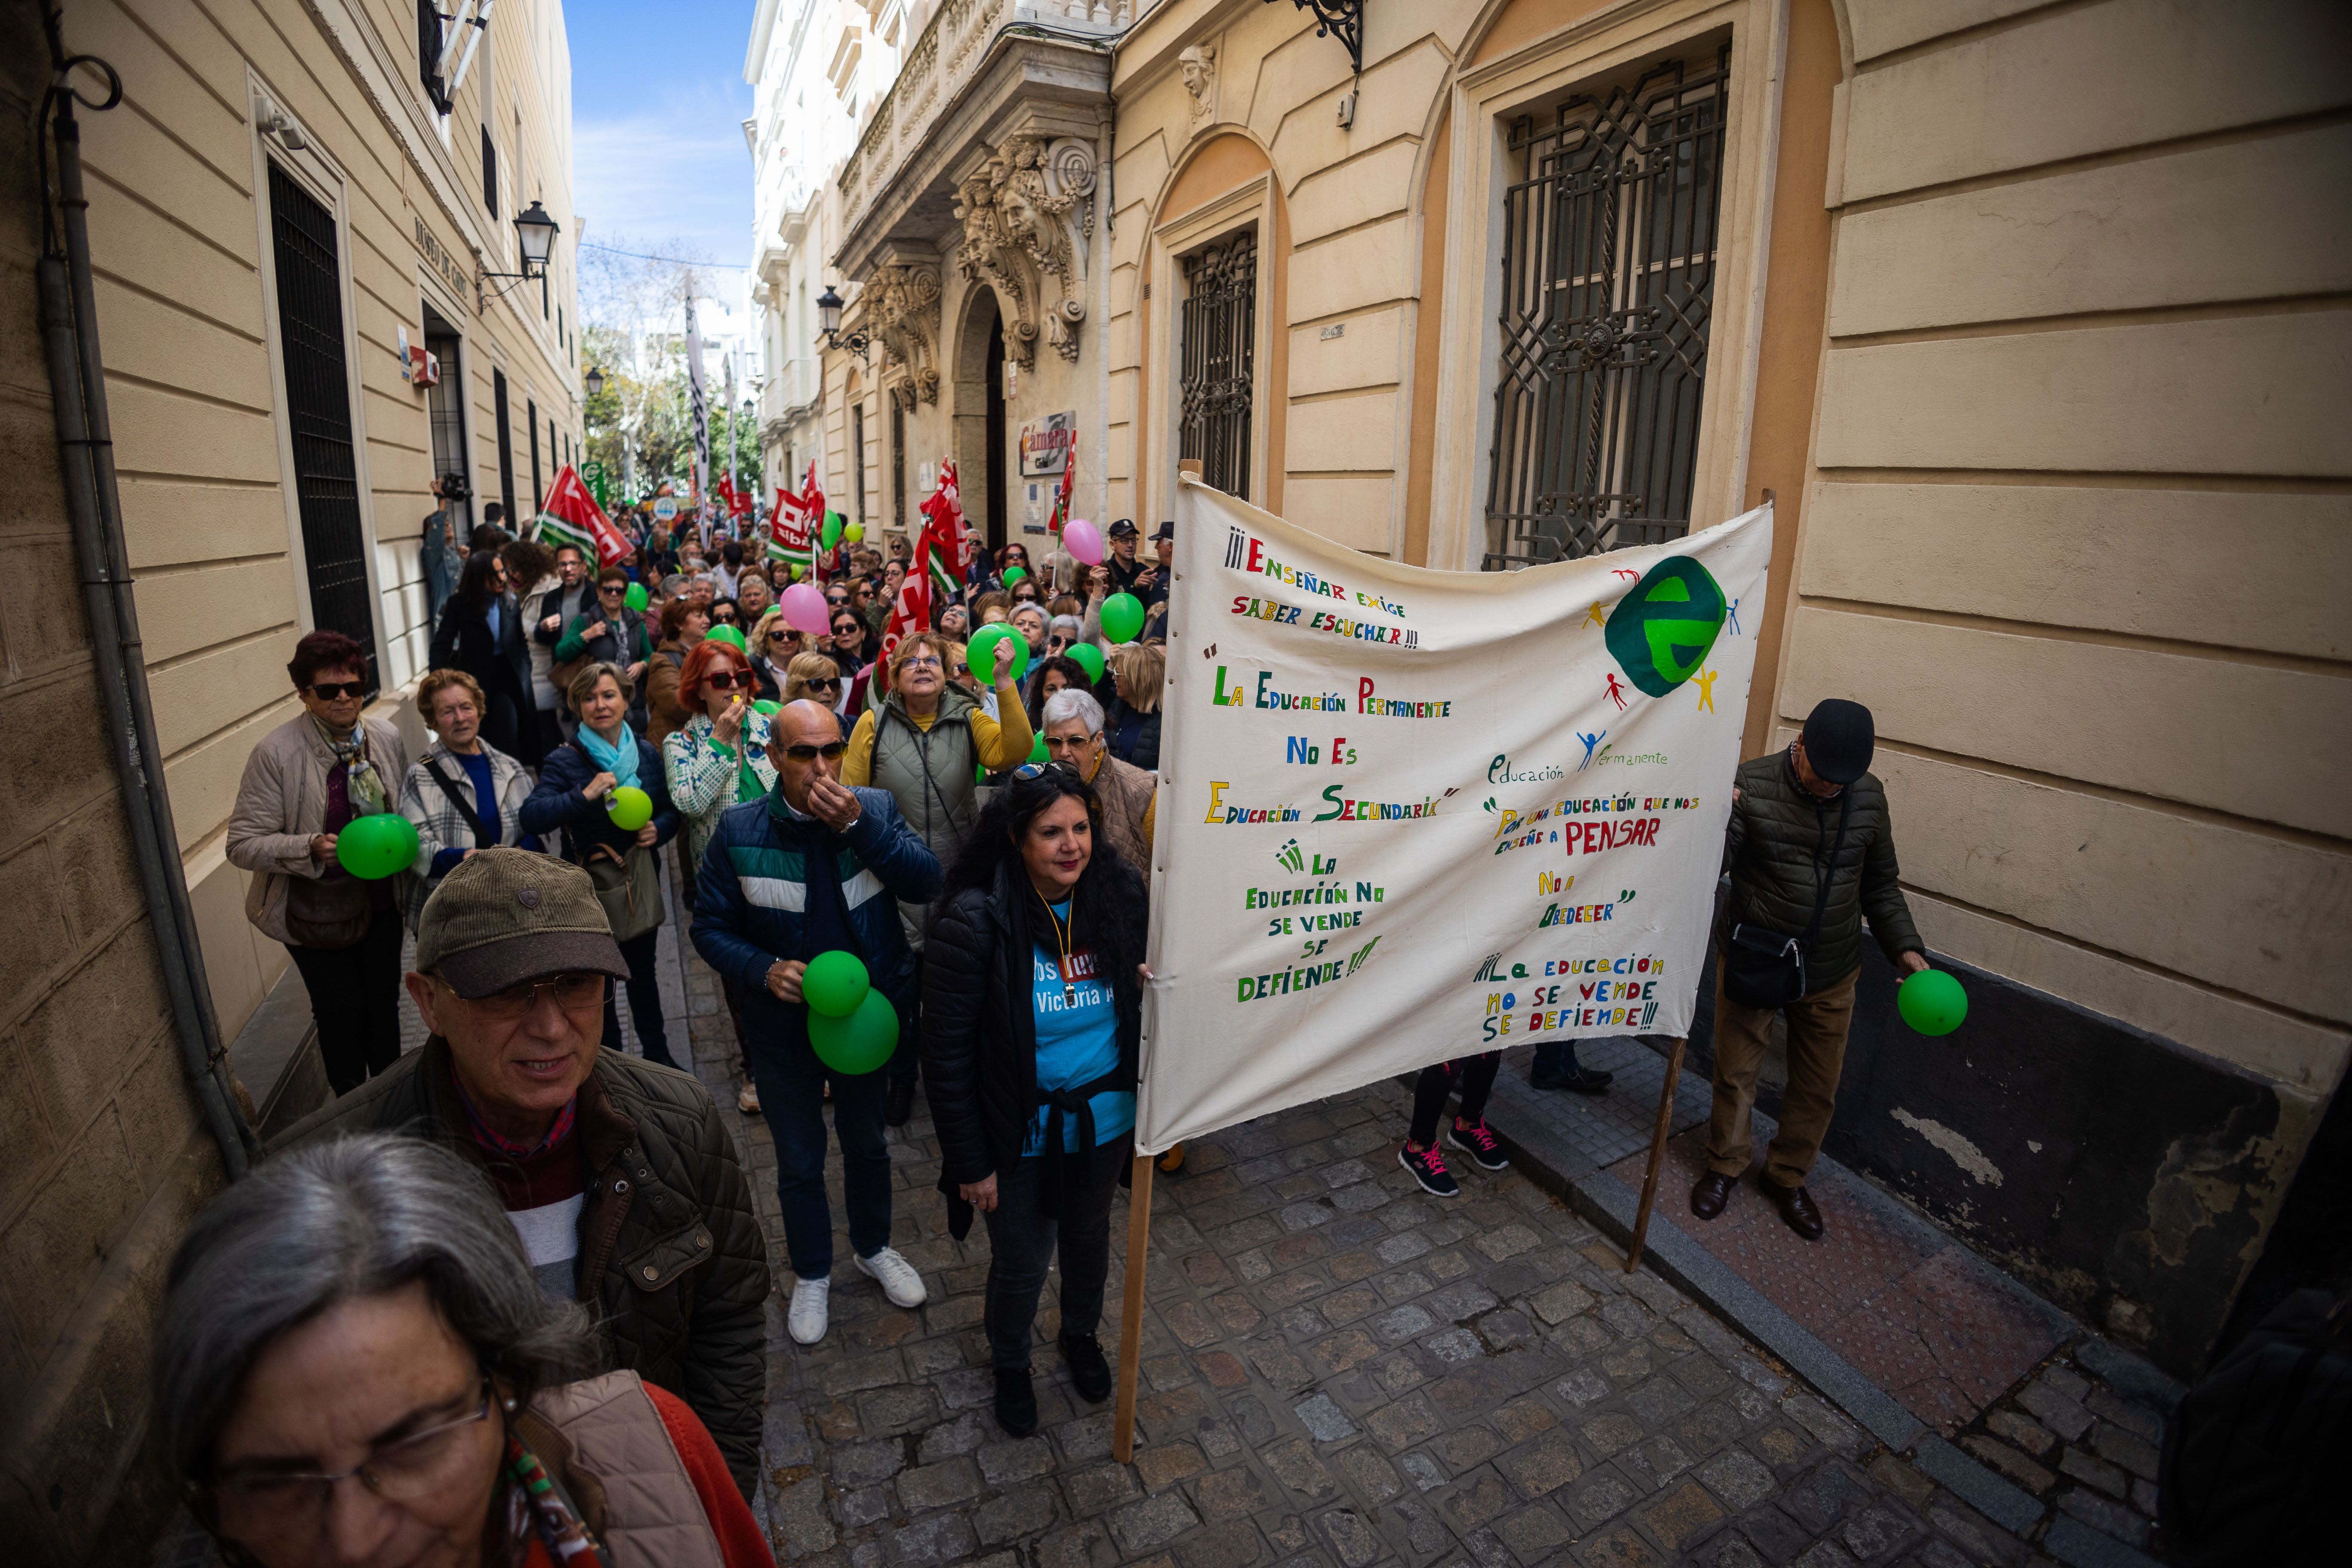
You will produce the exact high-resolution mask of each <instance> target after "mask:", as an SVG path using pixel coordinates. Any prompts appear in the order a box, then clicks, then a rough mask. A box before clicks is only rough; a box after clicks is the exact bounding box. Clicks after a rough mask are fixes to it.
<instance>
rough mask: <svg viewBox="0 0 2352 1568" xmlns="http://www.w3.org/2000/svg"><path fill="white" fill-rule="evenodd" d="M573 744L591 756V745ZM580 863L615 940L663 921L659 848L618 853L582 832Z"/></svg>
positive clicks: (640, 933)
mask: <svg viewBox="0 0 2352 1568" xmlns="http://www.w3.org/2000/svg"><path fill="white" fill-rule="evenodd" d="M572 749H573V750H574V751H576V752H579V753H580V754H581V755H582V756H583V757H587V756H588V749H587V748H586V747H585V746H583V745H581V744H580V742H577V741H574V742H572ZM595 761H596V760H595V759H594V758H593V757H589V758H588V762H589V765H590V766H591V767H593V766H594V765H595ZM580 846H581V852H582V853H581V858H580V864H581V866H582V867H583V868H584V869H585V870H586V871H587V873H588V880H589V881H590V882H592V883H593V884H594V885H595V889H596V901H597V902H598V903H600V904H602V905H604V919H605V921H606V922H607V923H608V924H610V925H611V926H612V928H613V940H614V942H627V941H629V940H630V939H632V938H634V937H640V936H643V935H645V934H646V932H647V931H651V930H653V929H654V928H655V927H656V926H657V925H659V924H661V923H662V890H661V857H660V854H659V852H658V851H656V850H652V849H646V848H643V847H639V846H637V845H635V844H632V845H630V846H629V847H628V850H627V852H626V853H625V854H616V853H614V850H613V849H612V847H610V846H609V845H604V844H592V843H590V842H588V836H587V835H586V834H584V833H583V834H582V835H580Z"/></svg>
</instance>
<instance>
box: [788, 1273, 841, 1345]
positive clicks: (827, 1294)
mask: <svg viewBox="0 0 2352 1568" xmlns="http://www.w3.org/2000/svg"><path fill="white" fill-rule="evenodd" d="M832 1303H833V1281H832V1280H830V1279H794V1280H793V1305H792V1310H791V1311H789V1312H788V1313H786V1314H785V1317H784V1326H785V1327H786V1328H787V1329H789V1330H790V1331H792V1336H793V1341H794V1342H796V1343H799V1344H804V1345H813V1344H814V1343H816V1342H817V1341H819V1340H821V1339H823V1338H824V1328H825V1324H826V1323H827V1322H828V1321H831V1319H832Z"/></svg>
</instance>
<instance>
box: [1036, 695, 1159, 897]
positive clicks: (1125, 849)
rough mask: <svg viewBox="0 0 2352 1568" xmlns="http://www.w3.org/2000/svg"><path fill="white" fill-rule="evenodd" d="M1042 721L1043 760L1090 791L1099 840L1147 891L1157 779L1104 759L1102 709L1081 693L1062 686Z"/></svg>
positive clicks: (1108, 756)
mask: <svg viewBox="0 0 2352 1568" xmlns="http://www.w3.org/2000/svg"><path fill="white" fill-rule="evenodd" d="M1044 718H1045V722H1044V725H1043V730H1044V733H1045V753H1046V755H1048V756H1049V757H1051V758H1053V760H1054V761H1055V762H1057V763H1062V764H1063V765H1064V766H1066V767H1070V768H1075V769H1076V770H1077V774H1078V776H1079V777H1080V778H1082V779H1084V780H1086V781H1087V783H1088V784H1092V785H1093V786H1094V790H1095V794H1096V795H1097V796H1098V797H1099V798H1100V799H1101V801H1102V809H1103V837H1104V838H1105V839H1107V840H1108V842H1109V844H1110V847H1112V848H1114V849H1116V850H1118V858H1120V859H1122V860H1124V861H1126V862H1127V863H1128V864H1129V865H1130V866H1132V867H1134V868H1135V869H1136V871H1137V873H1138V874H1139V875H1140V876H1141V877H1142V878H1143V883H1144V886H1145V887H1146V888H1149V887H1150V885H1151V838H1152V830H1153V828H1154V827H1155V826H1157V823H1156V820H1155V814H1156V810H1157V805H1158V797H1159V790H1160V777H1159V775H1158V774H1157V773H1146V772H1145V771H1144V770H1143V769H1141V768H1139V767H1136V766H1133V765H1132V764H1130V763H1122V762H1120V761H1119V760H1118V758H1117V757H1114V756H1112V755H1111V754H1110V746H1109V745H1108V742H1105V741H1104V739H1103V709H1102V704H1101V703H1099V702H1097V701H1096V700H1095V699H1094V694H1093V693H1092V692H1089V691H1087V689H1085V688H1084V687H1078V686H1066V687H1064V688H1062V689H1060V690H1059V691H1056V692H1055V693H1054V694H1053V695H1052V696H1051V697H1048V698H1046V699H1045V714H1044Z"/></svg>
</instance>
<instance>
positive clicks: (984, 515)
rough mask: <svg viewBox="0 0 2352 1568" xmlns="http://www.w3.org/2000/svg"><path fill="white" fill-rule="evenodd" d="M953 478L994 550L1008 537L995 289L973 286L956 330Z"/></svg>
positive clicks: (976, 533)
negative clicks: (960, 323) (958, 327)
mask: <svg viewBox="0 0 2352 1568" xmlns="http://www.w3.org/2000/svg"><path fill="white" fill-rule="evenodd" d="M954 420H955V460H956V479H957V482H958V485H959V486H960V488H961V490H962V493H963V508H964V517H965V519H966V520H967V521H968V522H969V523H970V525H971V530H972V534H973V537H974V538H975V539H977V540H980V541H982V542H984V543H985V545H986V547H987V548H988V549H989V550H990V551H991V552H993V551H995V550H997V549H999V548H1001V547H1002V546H1003V543H1004V542H1005V540H1006V539H1007V538H1009V537H1011V535H1010V533H1009V532H1008V529H1009V527H1010V522H1009V519H1010V516H1011V513H1010V511H1009V509H1008V508H1007V506H1006V496H1005V490H1006V469H1007V468H1008V466H1009V465H1008V464H1007V462H1006V459H1005V457H1004V453H1005V449H1006V448H1005V416H1004V319H1003V315H1002V314H1001V313H1000V312H999V311H998V310H997V305H996V294H995V291H994V290H993V289H989V288H988V287H986V286H985V285H982V286H981V287H979V288H976V289H973V290H972V291H971V295H970V297H969V299H968V300H967V301H966V304H965V307H964V318H963V327H962V329H961V331H959V332H958V333H957V334H956V353H955V413H954Z"/></svg>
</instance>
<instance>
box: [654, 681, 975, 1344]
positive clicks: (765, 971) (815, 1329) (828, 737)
mask: <svg viewBox="0 0 2352 1568" xmlns="http://www.w3.org/2000/svg"><path fill="white" fill-rule="evenodd" d="M845 749H846V747H845V744H844V742H843V737H842V732H841V721H840V720H839V719H837V718H836V717H835V715H834V713H833V710H831V709H829V708H826V707H824V705H822V704H820V703H816V702H810V701H806V700H803V701H799V702H792V703H787V704H786V705H785V706H784V708H783V709H782V710H781V711H780V712H778V713H777V714H776V716H775V717H774V719H773V720H772V721H770V724H769V731H768V761H769V762H770V763H773V764H774V766H775V770H776V787H775V789H774V790H772V792H770V794H769V795H768V796H767V797H766V798H765V799H764V800H756V801H748V802H746V803H745V804H743V805H738V806H731V807H730V808H729V809H728V810H727V811H726V812H724V813H722V814H721V815H720V816H719V826H717V827H716V828H715V829H714V830H713V831H712V833H711V835H710V845H709V848H708V849H707V850H705V851H704V853H703V858H702V866H701V868H700V870H699V871H698V873H697V881H696V900H695V909H694V947H695V951H696V952H699V953H700V954H702V958H703V962H704V963H708V964H709V965H710V967H711V968H713V969H715V970H717V971H719V973H720V974H722V975H724V976H726V977H727V978H728V979H730V980H732V981H734V982H735V983H736V985H737V987H738V990H739V992H740V994H741V996H742V998H743V1028H744V1033H745V1034H746V1036H747V1038H746V1040H745V1041H744V1044H745V1045H746V1046H747V1047H750V1053H751V1076H752V1079H753V1081H754V1082H755V1083H756V1084H757V1085H758V1087H759V1090H760V1109H761V1112H762V1114H764V1115H765V1116H766V1117H767V1119H768V1131H770V1132H771V1133H772V1134H773V1136H774V1139H775V1145H776V1195H777V1196H778V1197H779V1198H780V1199H782V1204H783V1212H784V1246H785V1250H786V1251H787V1252H789V1253H790V1254H791V1258H792V1265H793V1275H794V1276H795V1279H794V1283H793V1301H792V1310H791V1312H790V1314H789V1316H788V1326H789V1327H790V1329H791V1331H792V1336H793V1339H795V1340H797V1341H799V1342H801V1343H802V1344H804V1345H809V1344H814V1343H815V1342H817V1341H819V1340H821V1339H823V1338H824V1330H825V1323H826V1321H827V1317H828V1305H829V1301H828V1296H829V1291H830V1289H831V1279H832V1274H833V1210H832V1207H831V1205H828V1204H827V1203H826V1201H825V1193H824V1084H825V1080H826V1079H828V1078H831V1079H832V1081H833V1125H834V1131H835V1134H836V1135H837V1136H838V1137H839V1138H840V1140H841V1166H842V1189H843V1199H844V1202H845V1206H846V1207H847V1208H848V1210H849V1241H850V1246H851V1247H852V1248H853V1249H854V1250H855V1251H856V1254H857V1267H858V1268H859V1269H860V1271H862V1272H864V1273H866V1274H867V1275H870V1276H872V1277H873V1278H874V1279H877V1280H879V1281H880V1282H881V1285H882V1290H883V1293H884V1294H885V1295H887V1297H889V1299H890V1301H891V1303H892V1304H893V1305H894V1306H899V1307H919V1306H920V1305H922V1303H923V1300H924V1299H925V1296H926V1291H925V1289H924V1287H923V1278H922V1276H921V1275H920V1274H919V1273H917V1272H916V1270H915V1267H914V1265H913V1264H911V1263H908V1261H907V1260H906V1259H905V1258H901V1257H899V1256H898V1252H897V1251H896V1250H895V1249H894V1248H892V1247H891V1246H890V1154H889V1150H888V1148H887V1144H886V1143H885V1141H884V1133H883V1130H882V1087H883V1079H884V1077H885V1075H884V1074H883V1073H881V1072H869V1073H864V1074H860V1075H858V1076H856V1077H854V1078H851V1077H843V1076H839V1075H835V1074H833V1073H831V1072H830V1071H829V1070H828V1069H827V1068H825V1066H824V1063H822V1062H820V1061H818V1060H817V1058H816V1053H815V1052H814V1050H813V1049H811V1048H810V1046H809V1038H808V1007H807V1005H805V1004H804V1003H803V1002H802V1000H801V976H802V974H803V973H805V972H806V971H807V969H808V964H809V960H811V959H813V958H814V957H816V956H817V955H818V954H819V953H822V952H833V951H835V950H836V949H840V950H845V951H846V952H853V953H856V955H857V956H858V957H859V958H860V959H861V960H863V961H864V962H865V964H866V973H867V974H868V975H869V976H871V977H872V979H873V983H874V984H875V986H876V988H877V989H878V990H879V991H880V992H881V993H882V994H883V995H884V996H886V997H887V998H888V999H889V1001H890V1004H891V1005H892V1006H894V1007H896V1008H897V1009H898V1027H899V1035H900V1039H901V1045H900V1047H899V1048H900V1049H902V1050H910V1049H912V1048H913V1032H914V1031H913V1019H914V1010H915V997H916V984H915V955H914V953H913V952H910V951H909V950H908V946H907V937H906V932H905V931H904V929H903V928H902V926H901V925H900V923H899V920H898V904H899V902H900V900H904V901H906V902H908V903H916V904H919V903H925V902H928V901H929V900H932V899H935V898H937V897H939V892H940V863H939V861H938V860H937V859H936V858H934V857H933V856H932V854H931V852H930V850H929V849H928V848H926V847H924V845H923V841H922V840H921V839H920V838H918V837H915V835H914V834H913V833H911V832H909V831H908V827H907V824H906V821H905V819H904V818H902V817H901V816H899V815H898V806H897V805H896V804H895V803H893V802H892V800H891V798H890V796H889V795H888V793H887V792H886V791H883V790H878V789H856V788H852V787H851V786H849V785H846V784H843V783H842V782H841V756H842V752H844V751H845Z"/></svg>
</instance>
